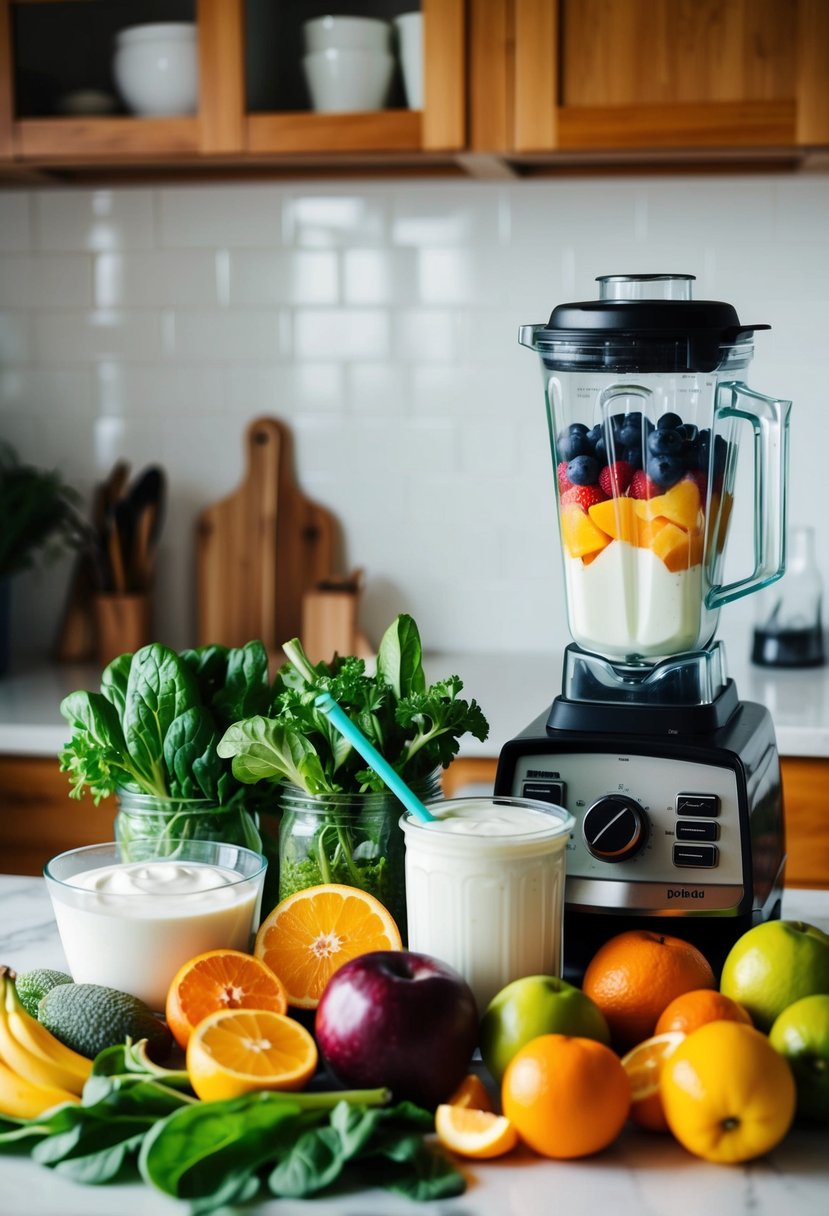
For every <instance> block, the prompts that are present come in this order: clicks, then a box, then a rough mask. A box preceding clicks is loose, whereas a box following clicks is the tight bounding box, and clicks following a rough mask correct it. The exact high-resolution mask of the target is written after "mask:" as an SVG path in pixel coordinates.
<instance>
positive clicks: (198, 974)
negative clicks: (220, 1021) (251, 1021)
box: [164, 950, 288, 1047]
mask: <svg viewBox="0 0 829 1216" xmlns="http://www.w3.org/2000/svg"><path fill="white" fill-rule="evenodd" d="M287 1008H288V997H287V995H286V993H285V985H284V984H283V983H282V981H281V980H280V978H279V976H278V975H275V974H274V973H273V971H271V969H270V967H268V966H267V964H266V963H263V962H262V960H261V959H259V958H254V956H253V955H252V954H245V953H244V952H243V951H241V950H207V951H205V953H204V954H197V955H196V957H195V958H191V959H190V960H189V961H188V962H186V963H184V964H183V966H182V967H180V968H179V970H178V971H177V972H176V974H175V975H174V976H173V980H172V983H171V984H170V987H169V990H168V992H167V1006H166V1009H165V1013H164V1016H165V1018H166V1020H167V1025H168V1026H169V1027H170V1030H171V1031H172V1032H173V1038H174V1039H175V1040H176V1042H177V1043H178V1045H179V1047H186V1046H187V1041H188V1039H189V1038H190V1035H191V1034H192V1032H193V1027H194V1026H196V1025H197V1023H199V1022H200V1021H201V1020H202V1018H206V1017H207V1015H208V1014H209V1013H216V1012H217V1011H218V1010H220V1009H270V1010H271V1011H272V1012H273V1013H285V1011H286V1009H287Z"/></svg>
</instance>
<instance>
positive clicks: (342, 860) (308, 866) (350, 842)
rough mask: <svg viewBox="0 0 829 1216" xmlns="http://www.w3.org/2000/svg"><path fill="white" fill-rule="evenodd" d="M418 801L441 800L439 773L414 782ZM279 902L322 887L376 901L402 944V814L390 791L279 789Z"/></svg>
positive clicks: (404, 904) (403, 845) (404, 913)
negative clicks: (354, 891) (342, 888)
mask: <svg viewBox="0 0 829 1216" xmlns="http://www.w3.org/2000/svg"><path fill="white" fill-rule="evenodd" d="M411 788H412V790H413V792H414V793H415V794H417V796H418V798H420V799H421V800H422V801H425V800H426V799H428V798H439V797H440V795H441V786H440V771H439V770H435V772H433V773H431V774H430V775H429V776H428V777H426V778H424V779H422V780H421V781H419V782H412V787H411ZM280 811H281V820H280V825H279V898H280V899H285V897H286V896H288V895H293V894H294V892H295V891H302V890H304V889H305V888H306V887H316V886H319V885H320V884H321V883H342V884H345V885H346V886H349V887H359V888H360V889H361V890H363V891H367V892H368V893H369V895H374V896H376V898H377V899H379V900H380V902H381V904H383V905H384V906H385V907H386V908H388V910H389V912H390V913H391V914H392V916H393V917H394V919H395V922H396V923H397V926H398V928H399V929H400V934H401V937H402V938H403V941H404V943H405V941H406V879H405V843H404V837H403V831H402V829H401V827H400V823H399V820H400V816H401V815H402V814H403V811H404V808H403V806H402V804H401V803H400V802H399V801H398V799H397V798H395V796H394V794H392V793H391V792H390V791H387V790H384V791H382V792H381V793H374V792H372V791H369V792H367V793H363V794H319V795H316V796H314V795H311V794H308V793H306V792H305V791H304V790H302V789H300V788H299V787H298V786H294V785H286V786H283V788H282V792H281V797H280Z"/></svg>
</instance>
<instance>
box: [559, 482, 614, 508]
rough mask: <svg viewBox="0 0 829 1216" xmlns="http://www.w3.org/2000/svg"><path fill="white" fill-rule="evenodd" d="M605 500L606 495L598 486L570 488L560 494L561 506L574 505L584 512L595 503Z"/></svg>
mask: <svg viewBox="0 0 829 1216" xmlns="http://www.w3.org/2000/svg"><path fill="white" fill-rule="evenodd" d="M606 498H607V495H606V494H605V492H604V490H603V489H601V487H600V486H571V487H570V489H569V490H565V491H564V493H563V494H562V496H561V502H562V505H569V504H570V503H575V504H576V505H577V506H579V507H581V509H582V510H583V511H586V510H587V509H588V507H592V506H594V505H595V504H596V503H597V502H604V501H605V499H606Z"/></svg>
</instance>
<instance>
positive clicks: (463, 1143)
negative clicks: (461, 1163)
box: [435, 1102, 518, 1159]
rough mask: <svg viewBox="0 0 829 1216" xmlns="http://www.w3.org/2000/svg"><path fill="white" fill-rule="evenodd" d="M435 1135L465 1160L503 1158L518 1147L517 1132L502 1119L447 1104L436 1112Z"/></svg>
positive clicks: (502, 1117) (489, 1112)
mask: <svg viewBox="0 0 829 1216" xmlns="http://www.w3.org/2000/svg"><path fill="white" fill-rule="evenodd" d="M435 1131H436V1132H437V1134H438V1139H439V1140H440V1142H441V1144H442V1145H443V1146H444V1147H445V1148H448V1149H451V1150H452V1152H453V1153H459V1154H460V1155H461V1156H462V1157H477V1158H479V1159H483V1158H486V1157H502V1156H503V1155H504V1153H508V1152H509V1151H510V1149H513V1148H515V1146H516V1144H517V1143H518V1132H517V1131H516V1130H515V1128H514V1127H513V1125H512V1124H511V1123H510V1121H509V1119H507V1118H505V1117H504V1116H503V1115H495V1114H493V1113H492V1111H489V1110H473V1109H472V1108H471V1107H468V1106H452V1105H451V1104H450V1103H448V1102H445V1103H443V1104H442V1105H441V1106H439V1107H438V1108H437V1110H436V1111H435Z"/></svg>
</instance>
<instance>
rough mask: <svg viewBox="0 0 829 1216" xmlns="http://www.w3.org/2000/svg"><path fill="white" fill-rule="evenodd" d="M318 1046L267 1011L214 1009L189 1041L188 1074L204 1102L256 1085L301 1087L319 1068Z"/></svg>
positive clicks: (235, 1095) (287, 1021)
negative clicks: (215, 1010) (215, 1011)
mask: <svg viewBox="0 0 829 1216" xmlns="http://www.w3.org/2000/svg"><path fill="white" fill-rule="evenodd" d="M317 1060H318V1054H317V1047H316V1043H315V1042H314V1040H313V1038H312V1036H311V1035H310V1034H309V1033H308V1031H307V1030H306V1029H305V1027H304V1026H300V1024H299V1022H296V1021H294V1019H293V1018H290V1017H287V1016H286V1015H285V1014H284V1013H273V1012H272V1011H271V1010H269V1009H231V1010H227V1011H225V1010H219V1011H218V1012H217V1013H210V1014H208V1015H207V1017H206V1018H203V1019H202V1021H201V1022H199V1023H198V1025H197V1026H196V1028H195V1029H194V1031H193V1033H192V1034H191V1036H190V1041H189V1043H188V1044H187V1073H188V1075H189V1077H190V1084H191V1085H192V1086H193V1089H194V1091H195V1092H196V1094H197V1095H198V1096H199V1097H200V1098H202V1099H203V1100H204V1101H205V1102H218V1101H221V1100H222V1099H224V1098H238V1097H241V1095H242V1094H247V1093H251V1091H253V1090H258V1089H284V1090H295V1089H301V1088H302V1087H303V1085H305V1084H306V1082H307V1081H309V1080H310V1079H311V1077H312V1076H313V1074H314V1071H315V1069H316V1067H317Z"/></svg>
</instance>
